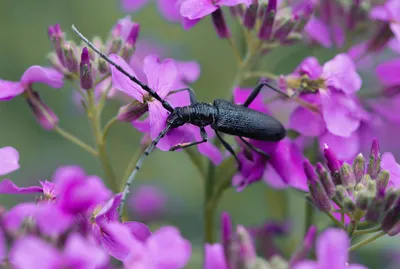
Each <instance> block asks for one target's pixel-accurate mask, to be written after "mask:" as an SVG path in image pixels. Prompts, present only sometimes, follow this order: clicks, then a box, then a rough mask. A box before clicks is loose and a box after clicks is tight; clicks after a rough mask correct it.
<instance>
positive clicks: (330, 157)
mask: <svg viewBox="0 0 400 269" xmlns="http://www.w3.org/2000/svg"><path fill="white" fill-rule="evenodd" d="M324 156H325V159H326V164H327V165H328V168H329V170H330V171H331V175H332V177H333V183H335V185H339V184H342V181H341V179H340V164H339V161H338V159H337V157H336V155H335V153H333V151H332V150H331V149H330V148H329V147H328V146H326V145H325V149H324Z"/></svg>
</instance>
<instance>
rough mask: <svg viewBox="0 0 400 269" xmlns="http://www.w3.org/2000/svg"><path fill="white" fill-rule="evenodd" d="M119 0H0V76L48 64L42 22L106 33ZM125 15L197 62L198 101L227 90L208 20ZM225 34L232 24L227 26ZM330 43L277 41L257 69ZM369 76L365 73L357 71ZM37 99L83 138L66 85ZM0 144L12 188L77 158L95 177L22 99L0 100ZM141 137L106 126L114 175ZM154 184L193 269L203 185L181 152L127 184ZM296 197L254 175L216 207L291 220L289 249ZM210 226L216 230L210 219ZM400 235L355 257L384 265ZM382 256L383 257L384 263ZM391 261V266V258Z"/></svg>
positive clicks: (111, 105) (323, 54)
mask: <svg viewBox="0 0 400 269" xmlns="http://www.w3.org/2000/svg"><path fill="white" fill-rule="evenodd" d="M125 15H126V14H125V13H123V11H122V9H121V6H120V2H119V0H85V1H79V0H69V1H53V0H40V1H13V0H1V1H0V33H1V35H0V41H1V42H0V78H2V79H6V80H19V78H20V76H21V75H22V73H23V72H24V71H25V69H26V68H27V67H29V66H31V65H35V64H39V65H47V64H48V62H47V61H46V55H47V53H48V52H49V51H50V50H51V45H50V42H49V40H48V37H47V27H48V26H49V25H52V24H55V23H60V24H61V27H62V29H63V30H64V32H66V33H67V36H68V37H69V38H73V39H75V40H76V41H78V39H77V38H76V37H75V36H74V34H73V33H72V31H71V30H70V26H71V25H72V24H75V25H76V26H77V27H78V28H79V29H80V30H81V31H82V32H83V33H84V34H85V35H86V36H88V37H93V36H94V35H98V36H101V37H103V38H105V37H106V36H107V34H108V33H109V30H110V29H111V27H112V26H113V25H114V24H115V22H116V20H117V19H119V18H122V17H124V16H125ZM132 19H133V20H135V21H137V22H139V23H140V24H141V34H140V39H146V40H150V41H152V42H155V43H156V44H160V45H161V46H164V47H165V48H166V49H167V51H169V53H168V56H170V57H173V58H176V59H180V60H196V61H198V62H199V64H200V66H201V77H200V79H199V81H197V82H196V83H194V85H193V87H194V89H195V90H196V94H197V96H198V98H199V99H200V100H204V101H208V102H211V101H212V100H214V99H215V98H226V97H228V96H229V90H230V86H231V84H232V79H233V77H234V75H235V61H234V58H233V54H232V51H231V50H230V47H229V45H228V43H227V42H225V41H223V40H219V39H218V38H217V36H216V34H215V32H214V30H213V27H212V25H211V21H210V20H208V19H207V20H204V21H202V22H201V23H200V24H199V25H197V26H196V27H195V28H194V29H192V30H191V31H184V30H183V29H182V28H181V26H180V25H176V24H170V23H168V22H166V21H165V20H164V19H163V18H162V17H161V16H160V15H159V14H158V12H157V10H156V7H155V4H154V3H151V4H150V5H147V6H146V7H145V8H144V9H142V10H141V11H140V12H138V13H136V14H134V15H132ZM233 31H234V29H233ZM334 54H335V50H334V49H332V50H318V49H314V48H313V49H310V48H308V47H306V46H305V45H298V46H295V47H291V48H283V49H279V50H278V51H276V52H274V53H273V54H272V55H270V56H268V57H267V58H266V60H265V62H264V63H263V64H264V65H265V67H266V70H268V71H271V72H275V73H289V72H291V71H292V70H293V68H294V67H296V66H297V64H298V63H299V62H300V61H301V59H303V58H304V57H305V56H308V55H314V56H317V57H318V58H319V59H320V60H321V62H323V61H325V60H327V59H329V58H331V57H332V56H333V55H334ZM364 79H365V80H364V85H365V83H366V82H365V81H368V78H364ZM35 89H37V90H38V91H39V92H40V94H41V96H42V98H43V99H44V101H45V102H46V103H47V104H48V105H49V106H50V107H52V108H53V109H54V110H55V112H56V113H57V115H58V116H59V118H60V126H61V127H63V128H65V129H66V130H68V131H70V132H72V133H73V134H75V135H76V136H78V137H80V138H82V140H84V141H86V142H88V143H90V142H92V138H91V134H90V129H89V128H88V124H87V119H86V117H85V115H84V114H82V113H81V112H80V110H79V109H78V108H77V106H76V105H75V104H74V103H73V101H72V88H71V87H70V86H69V85H68V83H67V84H66V86H65V87H64V88H62V89H59V90H54V89H50V88H48V87H46V86H43V85H36V86H35ZM119 106H120V103H118V102H117V101H110V102H108V104H107V106H106V109H105V112H104V114H103V120H104V122H105V121H106V120H108V119H109V118H111V117H112V116H113V115H115V113H116V112H117V110H118V108H119ZM0 126H1V129H0V130H1V131H0V147H3V146H13V147H15V148H16V149H17V150H18V151H19V153H20V164H21V169H20V170H19V171H17V172H14V173H12V174H11V175H10V176H9V178H10V179H12V180H13V181H14V182H16V183H17V184H19V185H23V186H30V185H36V184H37V182H38V181H39V180H43V179H51V176H52V173H53V172H54V170H55V169H56V168H57V167H59V166H61V165H68V164H78V165H80V166H82V167H83V168H84V169H85V170H86V171H87V172H88V173H91V174H97V175H100V176H102V174H103V172H102V169H101V167H100V165H99V164H98V162H97V160H96V159H94V158H93V157H92V156H91V155H90V154H88V153H86V152H85V151H83V150H82V149H80V148H78V147H77V146H75V145H73V144H71V143H70V142H68V141H66V140H64V139H63V138H61V137H60V136H59V135H57V134H56V133H52V132H47V131H45V130H43V129H42V128H41V127H40V126H39V125H38V124H37V123H36V121H35V119H34V118H33V116H32V115H31V112H30V110H29V108H28V106H27V105H26V103H25V101H24V100H23V99H22V98H16V99H14V100H12V101H11V102H2V103H0ZM140 138H141V134H140V133H139V132H138V131H136V130H135V129H133V128H132V127H131V126H130V125H129V124H124V123H119V124H117V125H115V126H114V127H113V128H112V130H111V133H110V136H109V140H108V145H107V146H108V150H109V154H110V156H111V158H112V164H113V166H114V168H115V171H116V174H117V176H119V177H122V176H123V174H124V171H125V167H126V166H127V165H128V163H129V161H130V159H131V158H132V155H133V154H134V153H135V152H136V150H137V149H138V145H139V141H140ZM140 184H155V185H157V186H160V187H161V188H162V189H163V190H165V192H166V194H167V195H168V197H169V199H168V204H167V208H168V210H167V216H166V221H165V223H169V224H173V225H176V226H178V227H179V228H180V229H181V231H182V233H183V235H184V236H185V237H187V238H189V239H190V240H191V241H192V242H193V246H194V255H193V259H192V263H191V265H189V268H200V263H199V261H200V258H201V243H202V236H203V227H202V219H203V216H202V203H203V182H202V179H201V177H200V176H199V174H198V171H197V170H196V169H195V167H194V166H193V164H192V163H191V162H190V160H189V158H188V157H187V155H186V154H185V153H183V152H180V153H175V152H174V153H171V152H159V151H157V152H155V153H154V154H152V155H151V156H150V157H149V158H148V159H147V160H146V161H145V164H144V166H143V169H142V170H141V171H140V173H139V175H138V177H137V180H136V182H135V184H134V186H133V188H135V187H136V186H138V185H140ZM17 199H18V200H21V199H26V200H29V199H31V197H25V196H24V197H22V196H21V197H16V196H0V204H3V205H5V206H6V207H10V206H12V205H13V204H15V203H16V201H17ZM304 205H305V200H304V198H303V195H302V194H301V193H298V192H296V191H293V190H288V191H283V192H282V191H275V190H272V189H270V188H268V187H267V186H266V185H265V184H264V183H262V182H260V183H257V184H254V185H252V186H251V187H249V188H247V189H246V190H245V191H243V192H242V193H237V192H235V191H234V190H232V191H228V192H227V193H226V194H225V195H224V197H223V199H222V202H221V203H220V205H219V207H218V212H222V211H227V212H229V213H230V214H231V215H232V218H233V219H234V222H235V223H240V224H243V225H250V226H252V225H261V224H262V223H264V222H265V221H266V220H277V221H283V220H286V221H290V223H291V225H292V227H293V233H292V234H291V237H290V239H289V240H282V242H280V243H281V244H282V245H284V246H285V245H286V246H291V247H293V246H295V245H296V244H297V243H298V242H299V240H301V236H302V234H303V231H304V227H303V225H304V224H303V215H304V213H303V212H304V210H305V206H304ZM316 219H317V220H318V222H319V223H328V220H327V219H326V218H325V217H324V216H323V215H316ZM215 229H217V230H218V229H219V225H218V223H216V225H215ZM399 246H400V240H399V239H397V238H385V239H379V240H378V241H377V242H376V243H374V244H371V245H370V246H368V247H365V248H363V249H361V250H360V251H359V252H357V255H356V258H357V259H359V260H361V261H362V263H364V264H368V265H369V266H370V268H386V265H385V267H382V265H380V266H378V264H382V263H380V262H378V259H379V260H381V259H382V258H383V257H387V256H386V254H387V253H389V252H396V251H398V254H399V255H400V249H399ZM387 262H388V259H386V263H387ZM399 268H400V264H399Z"/></svg>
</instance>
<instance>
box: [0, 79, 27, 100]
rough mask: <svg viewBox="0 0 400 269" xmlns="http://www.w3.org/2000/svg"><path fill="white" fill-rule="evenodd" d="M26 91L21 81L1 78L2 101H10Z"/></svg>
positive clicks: (0, 91) (0, 93)
mask: <svg viewBox="0 0 400 269" xmlns="http://www.w3.org/2000/svg"><path fill="white" fill-rule="evenodd" d="M24 91H25V88H24V86H23V85H22V84H21V83H20V82H13V81H6V80H1V79H0V101H8V100H11V99H13V98H14V97H15V96H18V95H20V94H21V93H23V92H24Z"/></svg>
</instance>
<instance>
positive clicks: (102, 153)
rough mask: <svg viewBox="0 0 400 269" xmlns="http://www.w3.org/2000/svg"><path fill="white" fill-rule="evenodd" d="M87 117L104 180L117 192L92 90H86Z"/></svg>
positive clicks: (116, 184)
mask: <svg viewBox="0 0 400 269" xmlns="http://www.w3.org/2000/svg"><path fill="white" fill-rule="evenodd" d="M87 94H88V102H89V104H88V112H87V113H88V118H89V120H90V123H91V125H92V130H93V134H94V137H95V142H96V147H97V151H98V153H99V155H98V157H99V160H100V163H101V166H102V167H103V170H104V174H105V177H106V180H107V182H108V185H109V187H110V188H111V189H112V190H113V191H114V192H118V183H117V180H116V177H115V174H114V171H113V169H112V167H111V163H110V160H109V158H108V155H107V151H106V146H105V143H104V140H103V132H102V130H101V126H100V115H99V114H100V113H99V111H98V110H97V108H96V101H95V98H94V93H93V90H88V91H87Z"/></svg>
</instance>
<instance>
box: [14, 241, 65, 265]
mask: <svg viewBox="0 0 400 269" xmlns="http://www.w3.org/2000/svg"><path fill="white" fill-rule="evenodd" d="M61 259H62V258H61V254H60V253H59V252H58V251H57V250H56V249H55V248H54V247H53V246H51V245H49V244H48V243H47V242H45V241H44V240H42V239H39V238H36V237H33V236H26V237H23V238H22V239H19V240H17V242H16V243H15V244H14V246H13V247H12V249H11V252H10V260H11V262H12V264H14V265H15V267H16V268H18V269H54V268H60V267H61V265H62V264H61ZM59 266H60V267H59Z"/></svg>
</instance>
